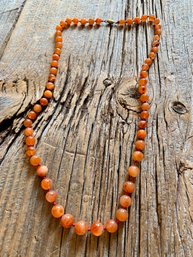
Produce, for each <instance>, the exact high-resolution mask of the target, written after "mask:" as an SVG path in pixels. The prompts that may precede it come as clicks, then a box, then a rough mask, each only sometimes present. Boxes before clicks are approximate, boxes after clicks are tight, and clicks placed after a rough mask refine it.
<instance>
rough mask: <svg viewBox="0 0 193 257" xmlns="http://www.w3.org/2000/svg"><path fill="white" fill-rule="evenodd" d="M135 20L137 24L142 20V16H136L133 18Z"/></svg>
mask: <svg viewBox="0 0 193 257" xmlns="http://www.w3.org/2000/svg"><path fill="white" fill-rule="evenodd" d="M133 22H134V23H135V24H140V22H141V19H140V17H135V18H134V19H133Z"/></svg>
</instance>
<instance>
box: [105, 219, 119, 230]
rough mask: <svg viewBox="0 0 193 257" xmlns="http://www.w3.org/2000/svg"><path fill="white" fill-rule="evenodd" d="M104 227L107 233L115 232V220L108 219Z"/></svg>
mask: <svg viewBox="0 0 193 257" xmlns="http://www.w3.org/2000/svg"><path fill="white" fill-rule="evenodd" d="M105 228H106V230H107V231H108V232H109V233H115V232H116V231H117V229H118V224H117V222H116V221H115V220H113V219H110V220H108V221H107V222H106V224H105Z"/></svg>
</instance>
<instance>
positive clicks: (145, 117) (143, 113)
mask: <svg viewBox="0 0 193 257" xmlns="http://www.w3.org/2000/svg"><path fill="white" fill-rule="evenodd" d="M140 118H141V119H142V120H147V119H148V118H149V113H148V111H142V112H141V113H140Z"/></svg>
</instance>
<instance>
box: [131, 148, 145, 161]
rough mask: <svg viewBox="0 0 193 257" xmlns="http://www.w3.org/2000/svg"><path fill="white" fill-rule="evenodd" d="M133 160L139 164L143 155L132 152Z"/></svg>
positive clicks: (138, 152)
mask: <svg viewBox="0 0 193 257" xmlns="http://www.w3.org/2000/svg"><path fill="white" fill-rule="evenodd" d="M133 160H134V161H136V162H141V161H142V160H143V153H142V152H140V151H134V152H133Z"/></svg>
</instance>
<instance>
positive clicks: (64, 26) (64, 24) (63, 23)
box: [60, 21, 69, 36]
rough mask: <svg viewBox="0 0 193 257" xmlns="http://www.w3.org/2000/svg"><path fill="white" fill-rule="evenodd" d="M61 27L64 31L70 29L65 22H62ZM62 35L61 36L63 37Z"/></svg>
mask: <svg viewBox="0 0 193 257" xmlns="http://www.w3.org/2000/svg"><path fill="white" fill-rule="evenodd" d="M60 26H61V27H62V29H63V30H64V29H67V28H68V27H69V25H68V24H67V23H66V22H65V21H61V22H60ZM61 35H62V33H61ZM61 35H60V36H61Z"/></svg>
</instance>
